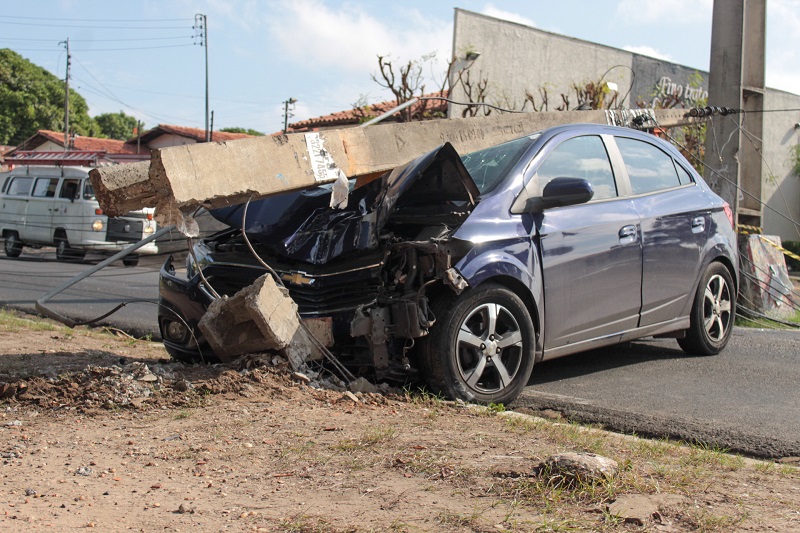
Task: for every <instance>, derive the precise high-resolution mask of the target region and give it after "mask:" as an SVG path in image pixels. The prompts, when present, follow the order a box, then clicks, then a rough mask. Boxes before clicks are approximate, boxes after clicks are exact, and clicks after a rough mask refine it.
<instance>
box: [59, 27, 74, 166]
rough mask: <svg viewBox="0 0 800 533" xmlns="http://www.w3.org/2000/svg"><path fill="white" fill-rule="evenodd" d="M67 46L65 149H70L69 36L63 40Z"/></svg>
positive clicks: (70, 57)
mask: <svg viewBox="0 0 800 533" xmlns="http://www.w3.org/2000/svg"><path fill="white" fill-rule="evenodd" d="M61 44H65V45H66V47H67V74H66V76H65V78H64V82H65V87H64V151H65V152H66V151H69V67H70V61H71V60H72V56H70V53H69V37H67V40H66V41H62V43H61Z"/></svg>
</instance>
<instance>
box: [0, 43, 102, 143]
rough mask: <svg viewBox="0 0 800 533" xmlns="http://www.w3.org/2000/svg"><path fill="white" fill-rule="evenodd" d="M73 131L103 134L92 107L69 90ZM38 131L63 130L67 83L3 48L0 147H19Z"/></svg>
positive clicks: (0, 52)
mask: <svg viewBox="0 0 800 533" xmlns="http://www.w3.org/2000/svg"><path fill="white" fill-rule="evenodd" d="M69 94H70V97H69V98H70V99H69V107H70V109H69V112H70V131H71V132H73V133H76V134H78V135H86V136H94V135H97V134H98V133H100V128H99V127H98V126H97V123H96V122H95V121H94V119H92V118H91V117H90V116H89V106H88V105H86V100H84V99H83V97H82V96H81V95H79V94H78V93H77V92H75V91H73V90H71V89H70V92H69ZM37 130H55V131H63V130H64V82H63V81H61V80H60V79H58V78H57V77H56V76H54V75H53V74H51V73H50V72H48V71H47V70H45V69H43V68H42V67H39V66H37V65H34V64H33V63H31V62H30V61H28V60H27V59H25V58H24V57H22V56H21V55H19V54H17V53H16V52H14V51H12V50H9V49H7V48H4V49H0V144H10V145H16V144H19V143H20V142H22V141H23V140H25V139H26V138H28V137H30V136H31V135H33V134H34V133H36V131H37Z"/></svg>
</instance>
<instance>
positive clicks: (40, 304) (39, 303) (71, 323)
mask: <svg viewBox="0 0 800 533" xmlns="http://www.w3.org/2000/svg"><path fill="white" fill-rule="evenodd" d="M174 229H175V226H167V227H165V228H161V229H160V230H158V231H156V232H155V233H153V234H152V235H150V236H149V237H147V238H146V239H143V240H141V241H139V242H136V243H133V244H132V245H130V246H128V247H127V248H125V249H124V250H122V251H121V252H117V253H116V254H114V255H112V256H111V257H109V258H108V259H106V260H105V261H103V262H101V263H98V264H96V265H95V266H93V267H92V268H90V269H88V270H85V271H83V272H81V273H80V274H78V275H77V276H75V277H74V278H72V279H71V280H69V281H67V282H65V283H62V284H61V285H59V286H58V287H56V288H55V289H53V290H51V291H50V292H48V293H47V294H45V295H44V296H42V297H41V298H39V299H38V300H36V310H37V311H39V312H40V313H41V314H43V315H44V316H46V317H50V318H52V319H53V320H58V321H59V322H61V323H62V324H64V325H65V326H67V327H70V328H74V327H75V326H76V325H77V324H78V322H77V321H75V320H72V319H71V318H67V317H65V316H64V315H62V314H60V313H58V312H56V311H54V310H52V309H49V308H47V307H45V305H44V304H46V303H47V302H48V301H49V300H50V298H52V297H53V296H56V295H57V294H60V293H62V292H64V291H65V290H67V289H69V288H70V287H72V286H73V285H75V284H76V283H78V282H80V281H83V280H84V279H86V278H88V277H89V276H91V275H92V274H94V273H95V272H97V271H98V270H102V269H104V268H105V267H107V266H108V265H110V264H111V263H113V262H114V261H116V260H117V259H121V258H123V257H125V256H126V255H128V254H130V253H131V252H133V251H134V250H138V249H139V248H141V247H142V246H144V245H145V244H147V243H149V242H152V241H154V240H156V239H158V238H159V237H161V236H162V235H165V234H166V233H169V232H170V231H172V230H174Z"/></svg>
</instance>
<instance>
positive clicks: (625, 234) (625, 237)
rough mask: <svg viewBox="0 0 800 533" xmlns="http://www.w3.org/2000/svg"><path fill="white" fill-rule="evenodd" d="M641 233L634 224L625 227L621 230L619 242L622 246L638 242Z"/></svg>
mask: <svg viewBox="0 0 800 533" xmlns="http://www.w3.org/2000/svg"><path fill="white" fill-rule="evenodd" d="M638 234H639V232H638V231H637V229H636V226H634V225H633V224H631V225H628V226H623V227H622V228H620V230H619V242H620V243H622V244H631V243H633V242H636V238H637V237H638Z"/></svg>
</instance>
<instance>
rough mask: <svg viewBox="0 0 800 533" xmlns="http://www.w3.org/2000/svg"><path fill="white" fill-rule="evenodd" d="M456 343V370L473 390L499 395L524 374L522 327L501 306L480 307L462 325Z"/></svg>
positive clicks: (487, 305)
mask: <svg viewBox="0 0 800 533" xmlns="http://www.w3.org/2000/svg"><path fill="white" fill-rule="evenodd" d="M456 343H457V345H456V347H455V352H456V353H455V357H456V366H457V368H458V372H459V374H460V376H461V378H462V379H463V380H464V382H465V383H466V384H467V386H468V387H469V388H470V389H473V390H476V391H478V392H480V393H482V394H497V393H499V392H501V391H502V390H503V389H505V388H506V387H508V386H509V385H511V383H512V381H514V378H515V377H516V376H517V373H518V372H519V370H520V363H521V362H522V333H521V332H520V326H519V324H518V323H517V320H516V319H515V318H514V315H513V314H511V312H510V311H509V310H508V309H506V308H505V307H503V306H502V305H500V304H497V303H485V304H481V305H479V306H478V307H476V308H475V309H474V310H473V311H472V312H471V313H470V314H469V315H467V316H466V317H465V318H464V320H463V322H462V323H461V326H460V328H459V330H458V339H457V340H456Z"/></svg>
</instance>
